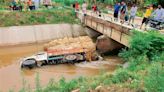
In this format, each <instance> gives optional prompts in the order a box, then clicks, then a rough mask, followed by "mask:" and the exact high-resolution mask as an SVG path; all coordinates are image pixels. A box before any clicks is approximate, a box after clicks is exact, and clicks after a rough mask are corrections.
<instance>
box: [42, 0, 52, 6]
mask: <svg viewBox="0 0 164 92" xmlns="http://www.w3.org/2000/svg"><path fill="white" fill-rule="evenodd" d="M43 4H44V6H45V7H46V8H48V6H50V5H51V4H52V1H51V0H44V1H43Z"/></svg>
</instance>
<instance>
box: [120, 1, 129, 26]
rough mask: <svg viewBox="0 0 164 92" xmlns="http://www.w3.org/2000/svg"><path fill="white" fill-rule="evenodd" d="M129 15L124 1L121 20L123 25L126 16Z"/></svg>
mask: <svg viewBox="0 0 164 92" xmlns="http://www.w3.org/2000/svg"><path fill="white" fill-rule="evenodd" d="M126 14H127V6H126V3H125V2H124V1H122V2H121V9H120V19H121V23H122V24H123V23H124V21H125V19H126V17H125V15H126Z"/></svg>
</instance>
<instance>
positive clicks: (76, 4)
mask: <svg viewBox="0 0 164 92" xmlns="http://www.w3.org/2000/svg"><path fill="white" fill-rule="evenodd" d="M78 11H79V3H78V2H77V1H76V2H75V13H76V17H78Z"/></svg>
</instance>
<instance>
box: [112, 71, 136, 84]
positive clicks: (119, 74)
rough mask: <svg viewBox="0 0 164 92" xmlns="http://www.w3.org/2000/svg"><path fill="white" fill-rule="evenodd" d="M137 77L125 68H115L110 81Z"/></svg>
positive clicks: (124, 80)
mask: <svg viewBox="0 0 164 92" xmlns="http://www.w3.org/2000/svg"><path fill="white" fill-rule="evenodd" d="M136 78H137V77H136V76H135V75H133V74H131V73H129V72H128V71H127V70H121V69H120V70H117V71H116V72H115V73H114V75H113V77H112V82H113V83H124V82H126V81H128V80H129V79H130V80H133V79H136Z"/></svg>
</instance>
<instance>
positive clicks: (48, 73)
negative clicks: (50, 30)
mask: <svg viewBox="0 0 164 92" xmlns="http://www.w3.org/2000/svg"><path fill="white" fill-rule="evenodd" d="M42 48H43V44H38V45H36V44H31V45H25V46H14V47H2V48H0V91H2V92H6V91H8V90H9V89H14V90H15V91H16V92H17V91H18V90H19V89H20V88H21V87H22V82H23V81H22V80H26V85H30V88H35V77H36V74H37V73H39V77H40V81H41V85H42V86H44V85H46V84H47V83H48V82H49V80H50V79H51V78H53V79H55V80H59V79H60V78H61V77H65V78H66V80H71V79H73V78H77V77H80V76H93V75H97V74H99V73H100V71H101V70H102V69H105V70H106V71H113V70H114V69H115V66H116V65H117V64H120V63H121V60H120V59H119V58H118V57H113V56H112V57H108V58H107V59H106V60H105V61H103V62H101V61H97V62H91V63H88V62H86V63H79V64H75V65H72V64H59V65H47V66H43V67H40V68H35V69H31V70H29V69H23V70H21V69H20V65H19V62H20V59H21V58H22V57H25V56H29V55H32V54H34V53H37V52H38V51H41V50H42Z"/></svg>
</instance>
